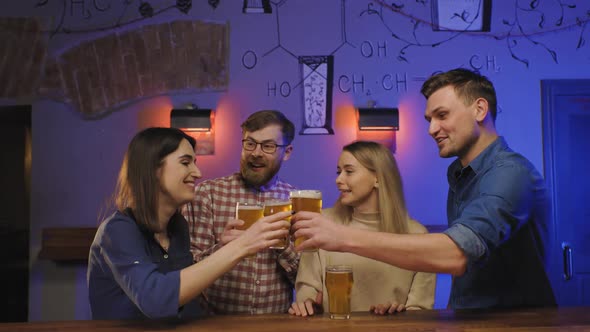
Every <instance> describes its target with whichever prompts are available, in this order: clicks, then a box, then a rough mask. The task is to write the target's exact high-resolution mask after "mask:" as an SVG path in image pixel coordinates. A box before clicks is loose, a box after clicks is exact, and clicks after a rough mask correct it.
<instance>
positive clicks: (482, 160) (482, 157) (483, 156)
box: [447, 136, 508, 185]
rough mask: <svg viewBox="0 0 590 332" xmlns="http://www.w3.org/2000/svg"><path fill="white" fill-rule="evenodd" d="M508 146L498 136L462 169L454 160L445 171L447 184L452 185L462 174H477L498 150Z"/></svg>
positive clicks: (457, 160)
mask: <svg viewBox="0 0 590 332" xmlns="http://www.w3.org/2000/svg"><path fill="white" fill-rule="evenodd" d="M506 149H508V145H507V143H506V140H505V139H504V137H502V136H498V138H496V140H495V141H493V142H492V144H490V145H489V146H488V147H486V148H485V149H484V150H483V151H482V152H481V153H480V154H479V155H478V156H477V157H475V159H473V160H472V161H471V162H470V163H469V165H467V166H465V167H462V166H461V161H460V160H459V158H457V159H455V161H453V162H452V163H451V165H450V166H449V168H448V170H447V179H448V180H449V184H451V185H454V184H455V183H456V182H457V181H458V180H459V178H460V177H461V176H462V175H463V174H467V172H468V171H469V170H471V171H473V173H475V174H477V173H478V172H479V171H481V170H482V169H484V168H486V165H488V164H489V162H490V159H491V158H494V157H495V155H496V152H497V151H498V150H506Z"/></svg>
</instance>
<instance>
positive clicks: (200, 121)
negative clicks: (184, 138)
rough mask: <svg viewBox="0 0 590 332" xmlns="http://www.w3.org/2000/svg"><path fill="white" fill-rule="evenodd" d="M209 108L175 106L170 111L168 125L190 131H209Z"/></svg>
mask: <svg viewBox="0 0 590 332" xmlns="http://www.w3.org/2000/svg"><path fill="white" fill-rule="evenodd" d="M211 112H212V111H211V110H210V109H202V108H197V107H194V106H193V107H189V108H184V109H183V108H175V109H172V111H171V112H170V127H174V128H180V129H182V130H184V131H191V132H209V131H211V127H212V126H211Z"/></svg>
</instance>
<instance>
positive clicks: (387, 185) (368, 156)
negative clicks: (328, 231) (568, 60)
mask: <svg viewBox="0 0 590 332" xmlns="http://www.w3.org/2000/svg"><path fill="white" fill-rule="evenodd" d="M342 151H343V152H344V151H347V152H349V153H350V154H352V155H353V157H354V158H355V159H356V160H358V162H359V163H360V164H361V165H363V166H364V167H365V168H367V169H368V170H369V171H371V172H372V173H373V174H375V176H376V177H377V182H378V183H379V186H378V187H377V192H378V196H379V213H380V216H381V218H380V220H379V225H378V227H379V231H382V232H388V233H399V234H405V233H408V219H409V216H408V210H407V209H406V200H405V199H404V190H403V186H402V180H401V176H400V173H399V169H398V167H397V163H396V162H395V159H394V158H393V154H392V153H391V151H389V149H387V147H385V146H384V145H382V144H379V143H377V142H372V141H356V142H353V143H351V144H348V145H346V146H344V147H343V148H342ZM352 212H353V208H352V207H350V206H345V205H343V204H342V203H341V202H340V199H338V201H337V202H336V204H335V205H334V213H335V214H336V215H337V216H339V217H340V220H343V222H344V223H345V224H348V223H350V221H351V218H352Z"/></svg>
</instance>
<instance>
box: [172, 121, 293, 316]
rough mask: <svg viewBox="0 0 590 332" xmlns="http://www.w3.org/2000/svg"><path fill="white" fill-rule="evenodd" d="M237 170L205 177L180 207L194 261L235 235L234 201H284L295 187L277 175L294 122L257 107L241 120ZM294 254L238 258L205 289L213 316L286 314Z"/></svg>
mask: <svg viewBox="0 0 590 332" xmlns="http://www.w3.org/2000/svg"><path fill="white" fill-rule="evenodd" d="M241 127H242V156H241V160H240V172H238V173H234V174H232V175H228V176H225V177H221V178H217V179H212V180H207V181H204V182H202V183H200V184H198V185H197V186H196V187H195V197H194V200H193V202H192V203H191V204H188V205H187V206H186V208H185V209H183V214H184V216H185V218H186V219H187V220H188V222H189V227H190V230H191V251H192V254H193V257H194V260H195V262H198V261H201V260H203V259H205V258H206V257H207V256H209V255H210V254H212V253H213V252H215V251H216V250H218V249H219V248H221V247H223V246H224V245H225V244H226V243H228V242H230V241H232V240H234V239H235V238H237V237H239V236H240V235H241V234H242V232H243V231H241V230H238V229H236V227H237V226H239V225H241V224H242V222H241V221H239V220H236V219H235V209H236V202H246V203H265V201H269V200H276V199H281V200H288V199H289V192H290V191H291V190H293V189H294V187H293V186H291V185H290V184H288V183H286V182H284V181H282V180H280V179H279V178H278V176H277V173H278V172H279V170H280V169H281V165H282V163H283V161H286V160H288V159H289V157H290V156H291V152H292V151H293V146H292V145H291V142H292V141H293V138H294V136H295V126H294V125H293V123H292V122H291V121H289V119H287V118H286V117H285V115H284V114H283V113H281V112H279V111H267V110H265V111H258V112H255V113H253V114H252V115H250V116H249V117H248V119H246V121H244V123H242V126H241ZM299 256H300V255H299V253H297V252H296V251H295V250H294V248H293V244H290V245H289V246H287V247H286V248H285V249H283V250H280V249H266V250H262V251H260V252H259V253H258V254H257V255H256V256H255V257H249V258H246V259H244V260H242V261H241V262H240V263H238V264H237V265H236V267H235V268H234V269H233V270H231V271H229V272H227V273H226V274H225V275H224V276H223V277H221V278H219V279H218V280H217V281H215V282H214V283H213V285H212V286H210V287H209V288H208V289H207V291H206V294H205V295H206V297H207V298H208V302H209V305H210V307H211V309H212V310H213V311H214V312H215V313H218V314H266V313H286V312H287V310H288V309H289V307H290V305H291V302H292V300H293V298H292V297H293V291H292V289H293V284H294V281H295V278H296V276H297V267H298V265H299Z"/></svg>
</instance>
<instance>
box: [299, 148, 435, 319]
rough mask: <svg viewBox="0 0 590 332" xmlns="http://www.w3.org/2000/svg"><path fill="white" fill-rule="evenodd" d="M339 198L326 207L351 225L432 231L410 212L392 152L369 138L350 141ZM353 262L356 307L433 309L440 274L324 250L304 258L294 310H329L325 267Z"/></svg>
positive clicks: (378, 311) (342, 162)
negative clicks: (413, 217) (416, 270)
mask: <svg viewBox="0 0 590 332" xmlns="http://www.w3.org/2000/svg"><path fill="white" fill-rule="evenodd" d="M337 174H338V176H337V177H336V185H337V186H338V190H339V191H340V197H339V198H338V201H337V202H336V204H335V205H334V207H333V208H331V209H326V210H324V211H323V213H322V214H324V215H325V216H326V217H328V218H330V219H332V220H334V221H335V222H337V223H341V224H344V225H348V226H349V227H354V228H359V229H363V230H370V231H375V232H389V233H398V234H408V233H427V230H426V228H424V226H422V225H421V224H420V223H418V222H417V221H415V220H413V219H411V218H410V217H409V216H408V211H407V210H406V205H405V200H404V196H403V188H402V181H401V177H400V174H399V170H398V168H397V164H396V162H395V159H394V158H393V155H392V154H391V151H389V150H388V149H387V148H386V147H385V146H383V145H381V144H379V143H376V142H369V141H358V142H354V143H351V144H349V145H346V146H345V147H344V148H343V149H342V153H341V155H340V158H339V159H338V167H337ZM338 264H346V265H351V266H352V269H353V274H354V284H353V288H352V293H351V310H352V311H367V310H369V311H371V312H372V313H375V314H391V313H395V312H399V311H403V310H406V309H432V306H433V304H434V288H435V283H436V275H435V274H433V273H422V272H413V271H408V270H404V269H400V268H398V267H395V266H392V265H390V264H386V263H382V262H379V261H376V260H373V259H370V258H365V257H362V256H358V255H355V254H351V253H345V252H332V251H325V250H321V249H320V250H318V251H317V252H304V253H303V254H302V256H301V261H300V264H299V271H298V274H297V280H296V283H295V290H296V302H294V303H293V304H292V305H291V308H289V313H290V314H292V315H296V316H308V315H313V314H314V313H321V311H323V310H324V309H325V310H327V309H328V307H327V306H328V296H327V291H326V285H325V282H324V271H325V268H326V266H328V265H338Z"/></svg>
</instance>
